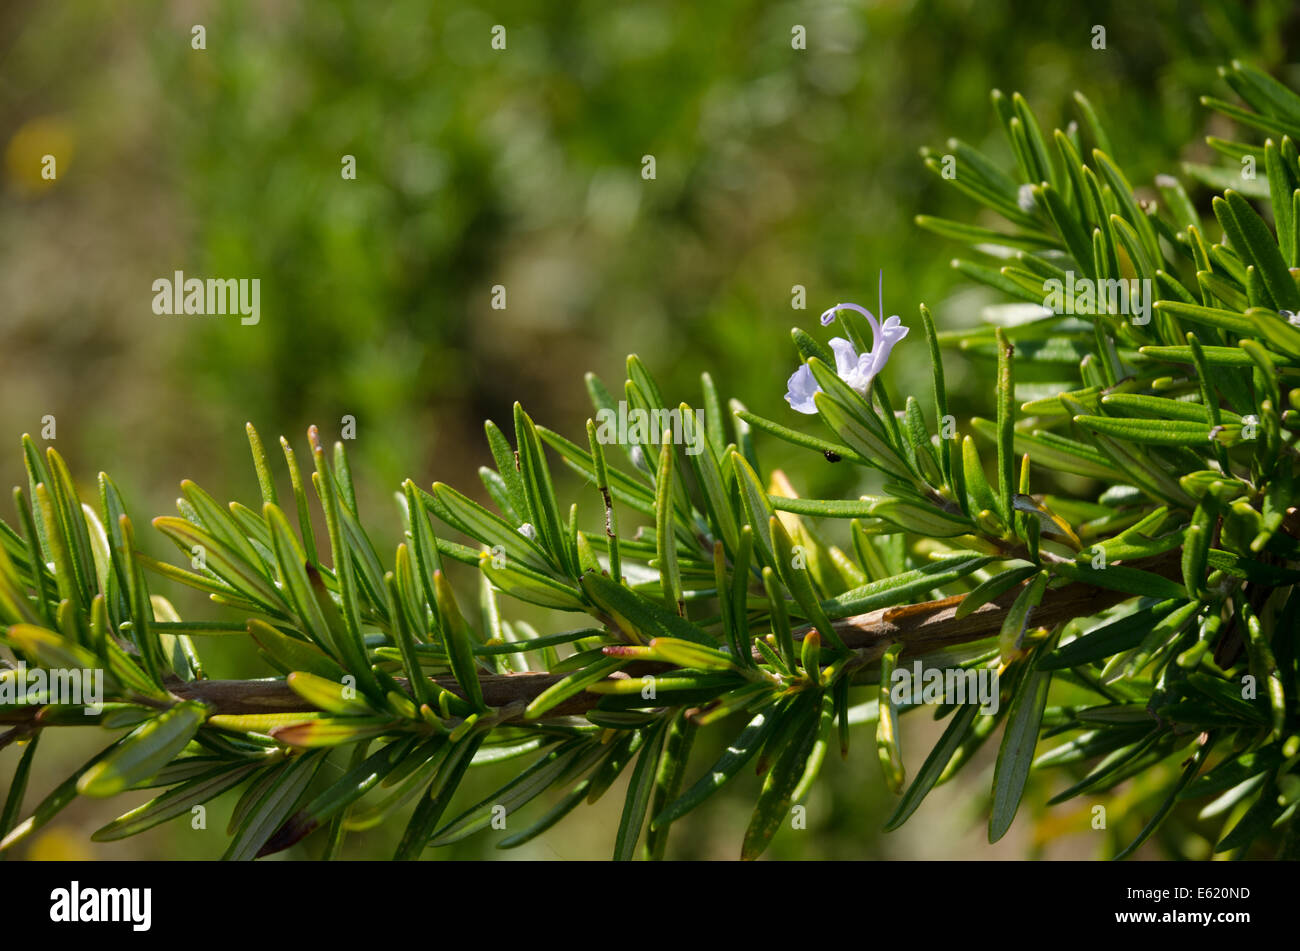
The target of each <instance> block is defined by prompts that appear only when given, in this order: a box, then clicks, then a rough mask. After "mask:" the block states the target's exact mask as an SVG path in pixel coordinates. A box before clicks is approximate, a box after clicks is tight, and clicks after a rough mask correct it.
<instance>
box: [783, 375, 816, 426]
mask: <svg viewBox="0 0 1300 951" xmlns="http://www.w3.org/2000/svg"><path fill="white" fill-rule="evenodd" d="M820 392H821V387H820V386H818V385H817V380H816V379H814V378H813V375H812V370H810V369H808V364H806V363H802V364H800V365H799V369H797V370H795V371H794V373H792V374H791V375H790V379H789V381H788V382H787V383H786V394H785V401H786V402H787V403H789V404H790V408H791V409H792V410H794V411H795V412H798V413H804V414H806V415H809V416H811V415H813V414H815V413H816V412H817V404H816V403H814V402H813V395H814V394H816V393H820Z"/></svg>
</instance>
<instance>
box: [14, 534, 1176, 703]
mask: <svg viewBox="0 0 1300 951" xmlns="http://www.w3.org/2000/svg"><path fill="white" fill-rule="evenodd" d="M1176 559H1177V553H1176V552H1175V553H1174V555H1173V556H1172V557H1171V556H1165V557H1163V558H1161V559H1159V560H1157V561H1156V562H1155V563H1152V564H1147V565H1143V566H1142V567H1144V568H1146V569H1147V570H1148V571H1152V572H1155V573H1158V574H1161V575H1166V576H1169V575H1172V574H1173V573H1174V571H1175V569H1176V566H1177V560H1176ZM1019 592H1020V588H1019V587H1016V588H1012V589H1011V590H1009V591H1007V592H1004V593H1003V594H1001V595H999V596H998V597H996V598H994V599H993V600H991V601H989V602H988V603H986V604H983V605H981V606H980V607H979V608H977V609H976V610H974V611H972V612H970V613H969V614H967V615H966V616H965V617H960V618H959V617H957V606H958V605H960V604H961V602H962V601H963V600H964V598H965V596H964V595H955V596H953V597H950V598H942V599H940V600H937V601H926V602H924V603H922V604H910V605H903V606H901V607H892V608H882V609H880V610H878V611H871V612H868V613H866V614H857V615H853V616H852V617H846V618H842V619H840V620H838V621H834V622H833V625H834V627H835V631H836V633H838V634H839V635H840V637H841V638H842V639H843V641H844V644H845V646H847V647H849V648H851V649H855V650H859V651H863V652H864V657H863V659H865V660H867V661H870V660H873V659H875V658H877V657H879V656H880V655H882V654H883V653H884V652H885V650H886V649H887V648H888V647H889V646H890V645H891V644H895V643H899V642H901V643H902V644H903V645H904V649H903V653H904V654H905V655H909V654H910V655H917V654H925V653H929V652H931V651H936V650H940V649H942V648H944V647H951V646H954V645H958V644H966V643H971V642H973V641H980V640H984V639H985V638H988V637H992V636H994V635H996V634H997V633H998V632H999V631H1000V630H1001V628H1002V622H1003V619H1004V618H1005V617H1006V614H1007V611H1008V609H1009V608H1010V607H1011V604H1012V603H1013V602H1014V601H1015V599H1016V596H1017V595H1018V594H1019ZM1131 597H1133V595H1130V594H1124V593H1122V592H1118V591H1109V590H1105V589H1102V588H1096V587H1093V586H1092V585H1088V584H1082V583H1075V584H1069V585H1066V586H1065V587H1062V588H1057V589H1055V590H1052V591H1049V592H1048V593H1047V596H1046V597H1044V599H1043V601H1042V603H1041V604H1039V606H1038V607H1037V608H1036V609H1035V610H1034V611H1033V614H1032V618H1031V624H1032V626H1034V627H1054V626H1055V625H1057V624H1061V623H1064V622H1066V621H1071V620H1073V619H1075V618H1079V617H1088V616H1090V615H1093V614H1096V613H1097V612H1098V611H1101V610H1104V609H1105V608H1108V607H1112V606H1114V605H1116V604H1119V603H1120V602H1121V601H1126V600H1128V599H1129V598H1131ZM810 629H811V628H803V629H801V630H798V631H796V632H795V637H796V638H802V637H803V635H804V634H805V633H807V631H808V630H810ZM664 669H665V665H663V664H657V663H656V664H650V663H644V662H642V663H632V664H629V665H628V666H627V667H625V668H624V669H623V670H622V671H620V672H619V673H617V674H615V675H614V676H615V677H627V676H641V675H642V674H645V673H651V672H655V671H661V670H664ZM565 676H566V675H565V674H553V673H549V672H546V671H530V672H526V673H514V674H484V675H482V676H481V677H480V678H479V683H480V685H481V686H482V689H483V699H484V701H485V702H486V703H487V704H488V705H489V706H493V707H506V706H509V705H511V704H515V705H519V704H527V703H528V702H529V701H531V700H532V699H534V698H535V697H537V696H538V695H539V694H541V693H542V691H544V690H546V689H547V688H548V687H550V686H552V685H553V684H555V683H557V682H558V681H560V680H562V679H563V678H564V677H565ZM429 679H430V680H432V681H433V682H434V683H436V684H438V685H439V686H440V687H443V688H444V689H446V690H450V691H451V692H452V693H454V694H457V695H458V696H461V697H464V695H465V692H464V690H462V689H461V687H460V685H459V684H458V683H456V680H455V678H454V677H451V676H449V675H440V676H435V677H431V678H429ZM170 689H171V692H172V693H173V694H174V695H175V696H177V697H179V698H181V699H183V700H201V701H202V702H204V703H206V704H208V705H209V706H211V707H212V708H213V710H214V711H215V712H216V713H218V714H229V715H247V714H262V713H308V712H313V711H315V710H316V709H317V708H316V707H314V706H312V704H310V703H308V702H307V701H306V700H304V699H303V698H302V697H300V696H298V694H296V693H294V691H293V690H292V689H291V688H290V687H289V685H288V684H287V683H285V682H284V681H282V680H195V681H190V682H189V683H177V684H174V685H170ZM599 701H600V695H599V694H594V693H588V692H583V693H579V694H577V695H576V696H574V697H571V698H570V699H569V700H567V701H565V702H564V703H562V704H561V705H559V706H558V707H555V708H553V709H552V710H551V711H549V712H548V714H547V715H548V716H566V715H573V714H581V713H584V712H585V711H587V710H590V709H591V708H592V707H594V706H595V705H596V704H597V703H598V702H599ZM35 709H39V708H28V709H27V710H15V711H8V712H5V713H0V723H32V722H33V717H34V712H33V711H34V710H35ZM37 725H39V723H38V724H37Z"/></svg>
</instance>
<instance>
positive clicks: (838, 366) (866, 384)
mask: <svg viewBox="0 0 1300 951" xmlns="http://www.w3.org/2000/svg"><path fill="white" fill-rule="evenodd" d="M884 295H885V273H884V272H883V271H881V272H880V312H881V313H882V314H883V313H884V312H885V296H884ZM839 310H855V311H857V312H858V313H859V314H861V315H862V316H863V317H865V318H866V319H867V323H868V324H869V325H870V326H871V349H870V350H868V351H867V352H866V353H858V352H857V350H856V349H855V348H854V346H853V344H852V342H850V341H848V340H845V339H844V338H843V337H833V338H831V342H830V344H831V350H832V352H833V353H834V354H835V372H836V373H837V374H839V377H840V379H842V380H843V381H844V382H845V383H847V384H848V385H849V386H851V387H852V388H853V389H854V390H855V391H856V392H858V393H860V394H861V395H863V396H866V395H867V391H868V390H869V389H870V387H871V382H872V381H873V380H874V379H875V378H876V374H878V373H879V372H880V371H881V370H883V369H884V368H885V364H886V363H887V362H888V361H889V355H890V353H891V352H892V351H893V349H894V346H895V345H896V344H897V343H898V342H899V341H900V340H902V339H903V338H904V337H906V336H907V330H908V328H906V327H904V326H903V323H902V321H901V320H900V319H899V317H898V315H897V314H895V315H894V316H892V317H890V318H889V319H888V320H886V321H885V323H884V325H883V326H882V325H881V324H880V323H879V322H878V321H877V320H876V318H875V315H873V314H872V313H871V311H869V310H867V309H865V308H863V307H859V306H858V305H857V304H836V305H835V306H834V307H831V308H829V309H828V310H826V311H825V312H824V313H823V314H822V315H821V322H822V326H823V327H824V326H827V325H829V324H830V323H831V321H833V320H834V319H835V312H836V311H839ZM786 388H787V390H786V394H785V401H786V402H787V403H789V404H790V408H791V409H793V410H795V411H796V412H799V413H805V414H808V415H812V414H814V413H816V412H817V404H816V403H815V402H814V401H813V397H814V396H815V395H816V394H817V393H818V392H820V390H821V387H819V386H818V385H817V380H816V379H815V378H814V377H813V374H812V370H810V369H809V368H808V365H807V364H806V363H805V364H802V365H800V367H799V369H797V370H795V371H794V373H793V374H792V375H791V377H790V379H789V381H788V383H787V384H786Z"/></svg>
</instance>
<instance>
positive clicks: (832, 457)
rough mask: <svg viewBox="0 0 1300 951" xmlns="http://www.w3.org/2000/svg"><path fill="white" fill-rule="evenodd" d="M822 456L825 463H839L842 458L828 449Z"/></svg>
mask: <svg viewBox="0 0 1300 951" xmlns="http://www.w3.org/2000/svg"><path fill="white" fill-rule="evenodd" d="M822 455H823V456H825V457H826V461H827V462H839V461H840V459H841V458H842V457H841V456H840V454H839V453H838V452H831V451H830V450H829V449H827V450H826V451H825V452H823V453H822Z"/></svg>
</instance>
